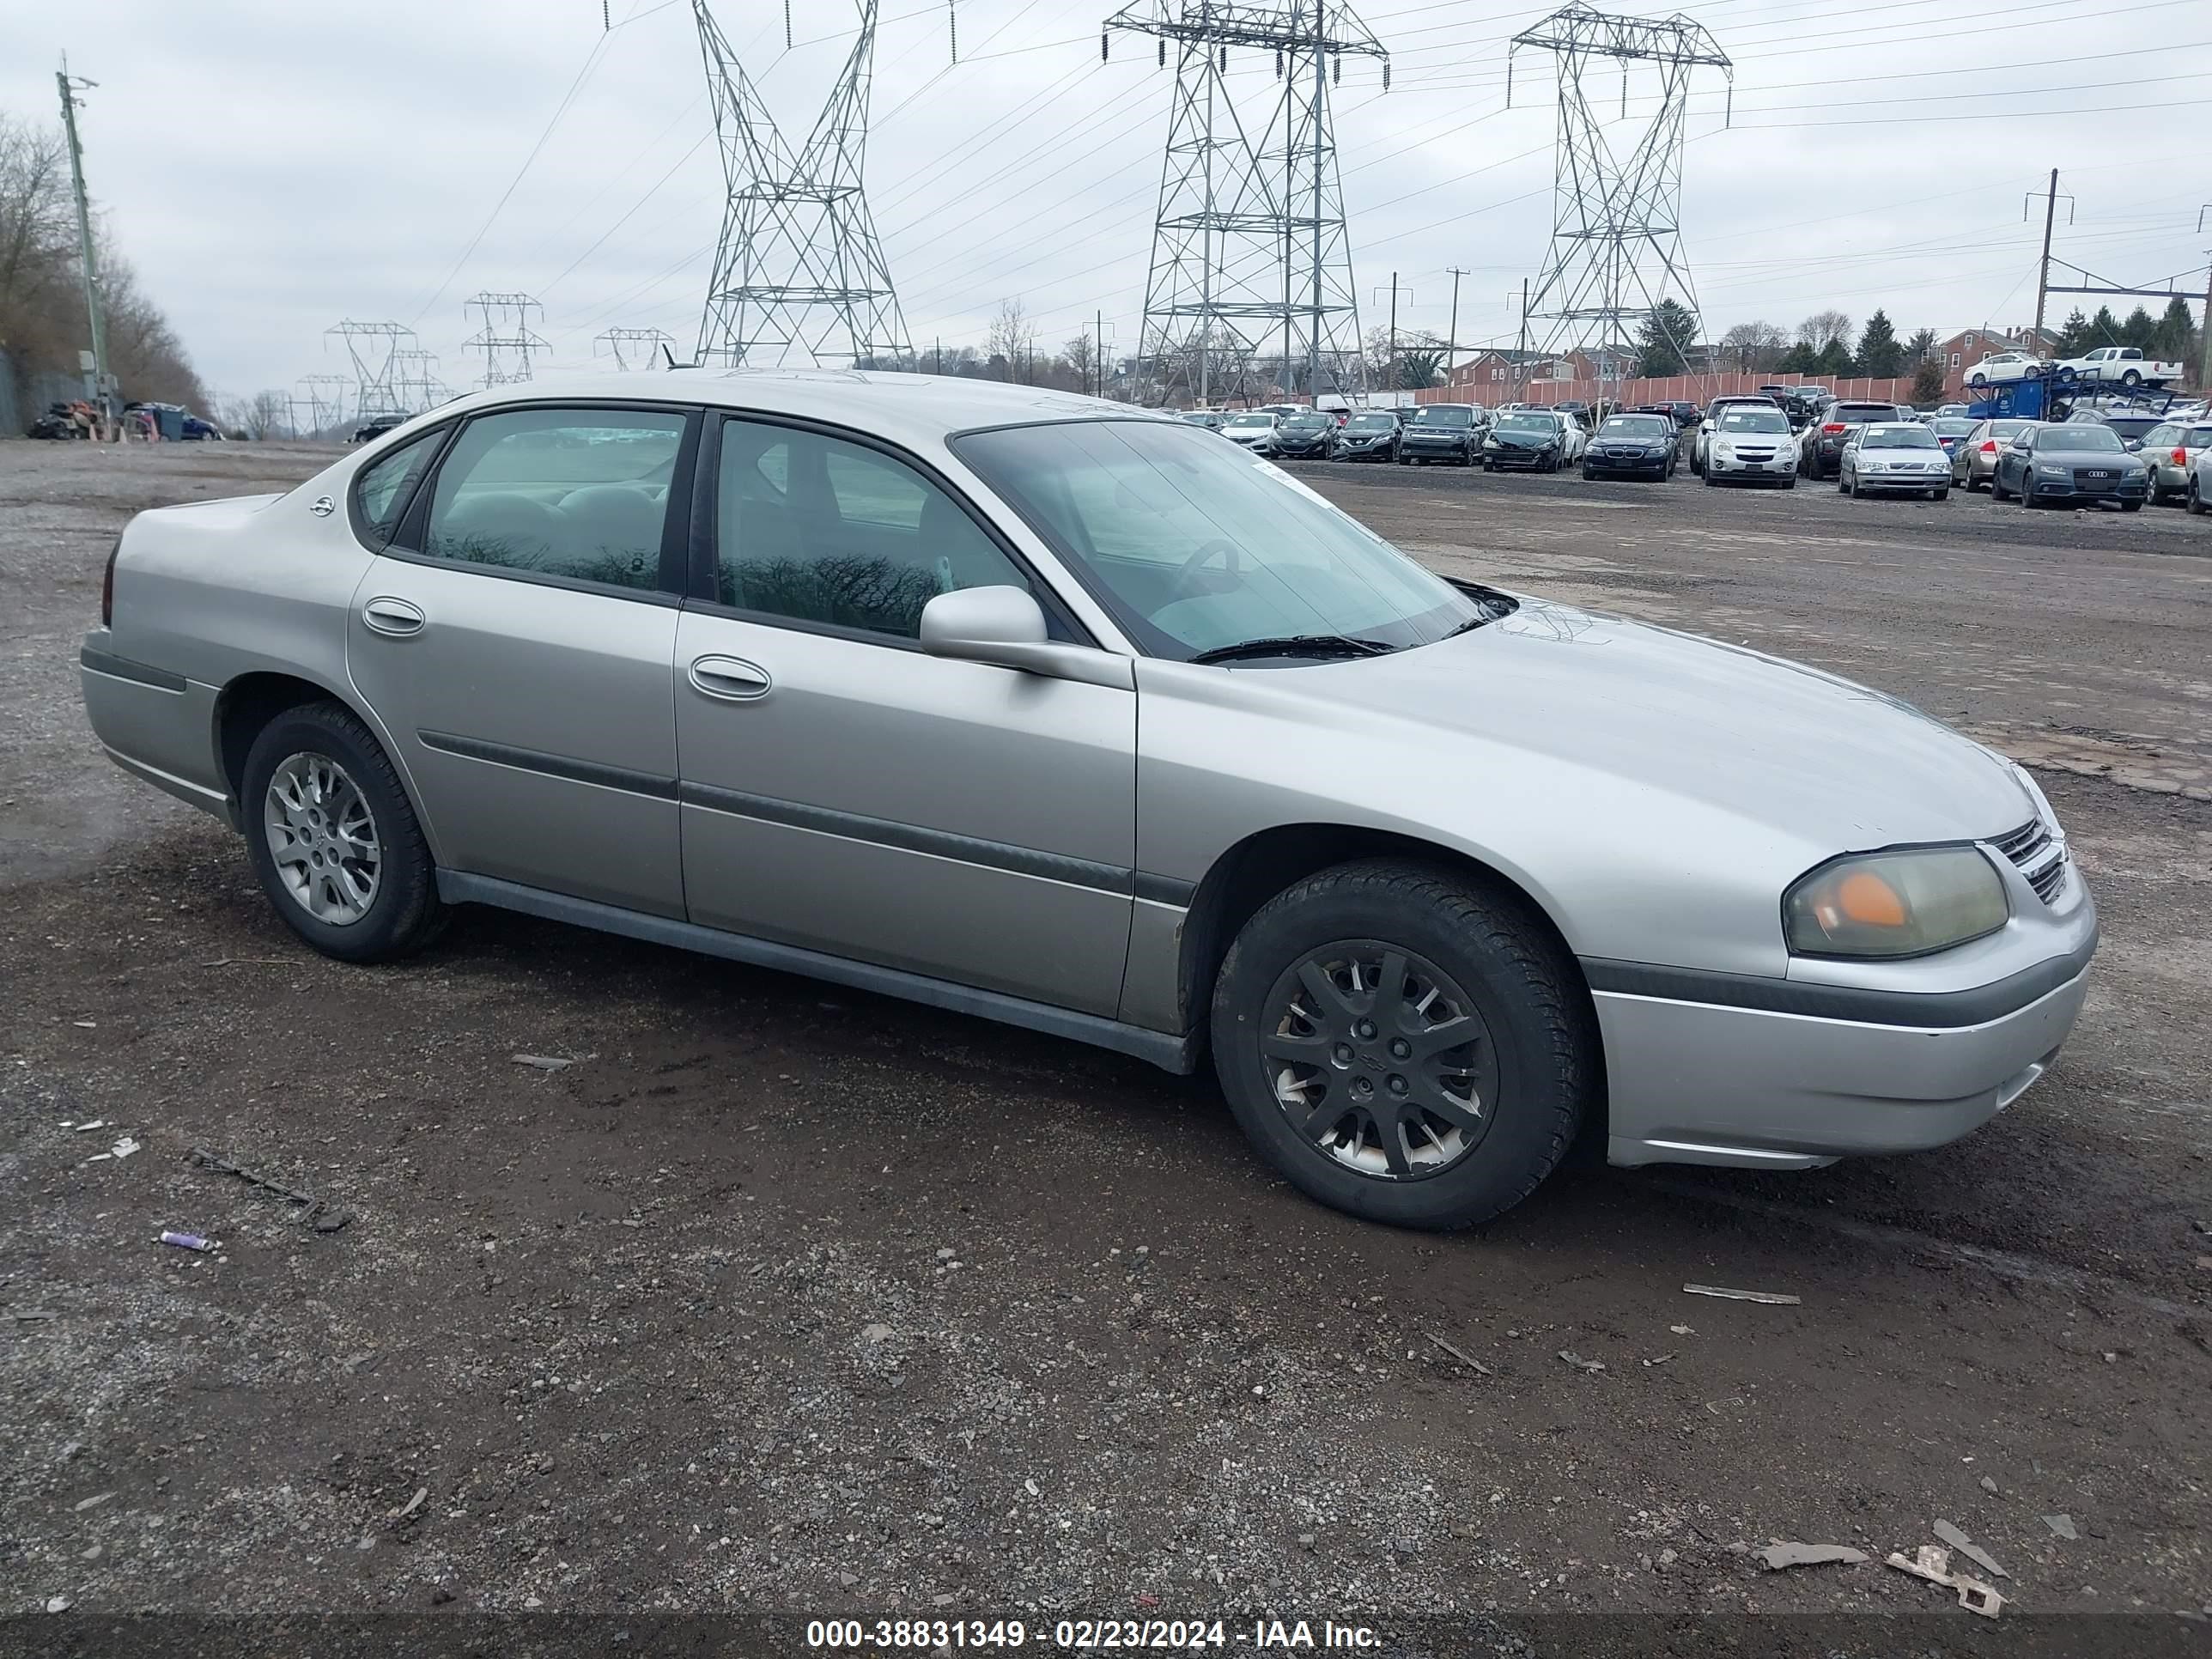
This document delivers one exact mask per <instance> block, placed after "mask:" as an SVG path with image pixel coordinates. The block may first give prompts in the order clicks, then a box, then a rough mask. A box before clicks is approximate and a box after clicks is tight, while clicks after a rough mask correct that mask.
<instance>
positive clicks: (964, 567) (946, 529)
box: [714, 420, 1051, 640]
mask: <svg viewBox="0 0 2212 1659" xmlns="http://www.w3.org/2000/svg"><path fill="white" fill-rule="evenodd" d="M994 586H1006V587H1019V588H1022V589H1024V591H1030V592H1033V591H1034V590H1033V589H1032V588H1031V587H1030V581H1029V579H1028V578H1027V577H1026V576H1025V575H1024V574H1023V573H1022V572H1021V570H1020V569H1019V568H1017V567H1016V566H1015V564H1014V562H1013V561H1012V560H1011V559H1009V558H1008V557H1007V556H1006V554H1005V553H1003V552H1001V551H1000V549H999V547H998V545H997V544H995V543H994V542H993V541H992V540H991V538H989V537H988V536H987V535H985V534H984V533H983V531H982V529H981V526H978V525H977V524H976V523H975V520H973V519H971V518H969V516H968V514H967V513H966V512H965V511H964V510H963V508H962V507H960V505H959V503H958V502H957V501H954V500H953V499H952V497H951V496H950V495H946V494H945V491H944V490H942V489H939V488H938V486H937V485H936V484H934V483H932V482H930V480H929V479H927V478H926V477H923V476H922V475H921V473H920V472H918V471H915V469H914V468H913V467H910V466H908V465H906V464H905V463H904V462H902V461H900V460H897V459H895V458H893V457H891V456H890V455H887V454H885V453H883V452H882V451H880V450H877V449H871V448H869V447H866V445H862V444H856V443H848V442H847V441H845V440H843V439H842V438H833V437H830V436H829V435H827V434H824V433H818V432H810V431H806V430H805V429H803V428H797V427H781V426H770V425H768V424H766V423H765V422H757V421H744V420H732V421H726V422H724V423H723V427H722V457H721V471H720V477H719V479H718V481H717V497H716V512H715V562H714V597H715V599H717V600H719V601H720V603H721V604H723V605H728V606H730V607H731V608H732V610H737V611H753V612H757V613H760V614H763V615H765V616H768V617H783V618H787V619H789V620H791V621H794V622H802V623H823V624H827V625H829V626H831V627H836V628H850V629H860V630H862V631H864V632H866V633H871V634H884V635H892V636H894V637H896V638H899V639H908V640H910V639H914V638H916V637H917V636H918V635H920V634H921V611H922V607H923V606H924V605H927V604H928V603H929V602H930V600H932V599H935V598H936V597H937V596H938V595H939V593H950V592H953V591H954V590H955V589H957V588H963V587H994ZM1047 609H1048V611H1049V610H1050V609H1051V607H1050V606H1049V605H1048V607H1047Z"/></svg>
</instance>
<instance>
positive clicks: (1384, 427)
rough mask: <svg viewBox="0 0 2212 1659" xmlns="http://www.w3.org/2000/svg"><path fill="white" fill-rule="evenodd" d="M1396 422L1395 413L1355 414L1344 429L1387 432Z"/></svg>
mask: <svg viewBox="0 0 2212 1659" xmlns="http://www.w3.org/2000/svg"><path fill="white" fill-rule="evenodd" d="M1397 424H1398V417H1397V416H1395V415H1355V416H1352V421H1351V424H1350V425H1349V426H1348V427H1347V428H1346V430H1348V431H1352V432H1388V431H1389V429H1390V428H1392V427H1394V426H1395V425H1397Z"/></svg>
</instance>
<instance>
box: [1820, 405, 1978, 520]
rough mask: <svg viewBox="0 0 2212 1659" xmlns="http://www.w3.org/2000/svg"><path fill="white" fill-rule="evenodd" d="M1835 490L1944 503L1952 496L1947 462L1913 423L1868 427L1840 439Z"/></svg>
mask: <svg viewBox="0 0 2212 1659" xmlns="http://www.w3.org/2000/svg"><path fill="white" fill-rule="evenodd" d="M1836 488H1837V489H1839V490H1841V491H1842V492H1843V493H1844V495H1850V496H1852V497H1857V496H1860V495H1876V494H1879V493H1883V492H1888V493H1897V492H1906V493H1910V494H1912V495H1926V496H1927V497H1928V499H1929V501H1943V500H1945V499H1946V498H1948V496H1949V495H1950V494H1951V458H1950V456H1948V455H1947V454H1946V453H1944V452H1943V446H1942V444H1940V443H1938V442H1937V441H1936V435H1935V434H1934V433H1932V432H1930V431H1929V429H1928V428H1926V427H1924V426H1923V425H1921V423H1920V422H1917V421H1899V422H1894V423H1891V424H1883V423H1880V422H1869V424H1867V425H1865V426H1863V427H1859V428H1856V429H1855V430H1854V431H1853V432H1852V433H1851V435H1850V437H1848V438H1846V439H1844V453H1843V459H1841V460H1840V461H1839V462H1838V463H1837V466H1836Z"/></svg>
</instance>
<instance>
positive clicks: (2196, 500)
mask: <svg viewBox="0 0 2212 1659" xmlns="http://www.w3.org/2000/svg"><path fill="white" fill-rule="evenodd" d="M2183 504H2184V505H2185V506H2186V507H2188V508H2189V510H2190V511H2191V513H2197V514H2202V513H2203V511H2204V497H2203V495H2201V494H2199V493H2198V491H2197V475H2196V474H2195V473H2194V472H2192V473H2191V474H2190V475H2189V496H2188V499H2187V500H2186V501H2185V502H2184V503H2183Z"/></svg>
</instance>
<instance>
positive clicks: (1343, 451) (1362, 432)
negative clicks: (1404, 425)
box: [1334, 409, 1401, 461]
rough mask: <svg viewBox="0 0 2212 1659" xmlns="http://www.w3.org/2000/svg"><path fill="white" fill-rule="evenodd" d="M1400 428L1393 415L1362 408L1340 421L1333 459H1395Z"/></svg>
mask: <svg viewBox="0 0 2212 1659" xmlns="http://www.w3.org/2000/svg"><path fill="white" fill-rule="evenodd" d="M1400 431H1401V422H1400V421H1399V419H1398V417H1397V416H1396V415H1395V414H1393V413H1392V412H1391V411H1390V410H1387V409H1363V410H1360V411H1359V412H1358V414H1357V415H1354V416H1352V418H1351V419H1350V420H1348V421H1346V422H1345V423H1344V428H1343V429H1342V430H1341V431H1340V432H1339V433H1338V434H1337V435H1336V449H1335V451H1334V453H1335V456H1336V459H1338V460H1340V461H1395V460H1396V459H1398V435H1399V433H1400Z"/></svg>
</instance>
